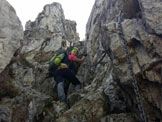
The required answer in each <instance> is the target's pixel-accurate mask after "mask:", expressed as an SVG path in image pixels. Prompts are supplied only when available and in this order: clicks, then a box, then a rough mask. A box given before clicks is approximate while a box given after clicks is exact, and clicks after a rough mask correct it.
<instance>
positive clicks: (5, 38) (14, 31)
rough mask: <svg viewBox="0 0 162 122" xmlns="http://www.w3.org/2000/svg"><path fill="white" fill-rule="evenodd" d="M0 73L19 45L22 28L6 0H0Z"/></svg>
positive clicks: (21, 37)
mask: <svg viewBox="0 0 162 122" xmlns="http://www.w3.org/2000/svg"><path fill="white" fill-rule="evenodd" d="M0 10H1V11H0V25H1V26H0V59H1V60H0V73H1V72H2V71H3V70H4V69H5V67H6V66H7V65H8V64H9V63H10V61H11V59H12V57H13V54H14V53H15V51H16V50H17V49H18V48H19V47H20V40H22V39H23V28H22V25H21V22H20V20H19V18H18V17H17V16H16V12H15V10H14V8H13V7H12V6H11V5H10V4H8V2H7V1H6V0H1V1H0Z"/></svg>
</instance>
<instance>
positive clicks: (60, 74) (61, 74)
mask: <svg viewBox="0 0 162 122" xmlns="http://www.w3.org/2000/svg"><path fill="white" fill-rule="evenodd" d="M54 80H55V81H56V83H57V93H58V98H59V99H60V100H61V101H66V95H67V91H68V87H69V84H70V83H72V84H73V85H74V86H75V91H77V90H79V89H80V88H81V83H80V81H79V80H78V78H77V77H76V76H75V74H74V73H73V72H72V71H71V70H70V69H69V68H62V69H59V70H57V71H56V72H55V73H54ZM64 80H68V81H69V84H68V87H66V88H65V90H64Z"/></svg>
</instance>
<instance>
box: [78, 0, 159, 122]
mask: <svg viewBox="0 0 162 122" xmlns="http://www.w3.org/2000/svg"><path fill="white" fill-rule="evenodd" d="M161 7H162V2H161V1H154V2H153V1H149V0H127V1H117V0H102V1H101V0H100V1H99V0H96V2H95V4H94V6H93V10H92V12H91V15H90V17H89V21H88V23H87V49H88V50H87V51H88V54H89V57H88V59H87V62H89V63H90V64H91V65H92V66H93V65H95V64H96V63H97V62H98V61H99V60H100V59H101V58H102V55H104V51H105V52H106V56H105V57H104V58H103V60H102V61H101V62H100V63H99V64H98V65H97V66H96V68H95V69H94V68H93V67H91V68H90V69H89V71H84V70H83V71H80V74H81V73H83V72H86V74H84V73H83V74H84V75H86V76H91V77H88V78H87V79H86V81H85V82H88V81H89V80H90V79H91V78H94V77H95V76H96V75H97V77H100V75H99V74H102V73H101V72H104V70H103V69H107V70H106V72H109V74H110V76H112V80H113V83H114V87H112V88H109V89H111V90H109V91H108V92H107V93H108V95H109V97H110V98H111V97H112V95H113V94H114V92H112V91H114V90H115V88H116V87H120V90H119V91H118V92H117V91H116V90H115V92H117V93H116V94H117V95H115V94H114V95H115V97H113V98H111V99H110V101H111V103H112V105H113V104H114V103H115V102H117V103H120V102H119V101H124V102H125V103H126V106H127V107H126V108H129V109H128V110H129V111H133V115H134V116H135V117H136V119H137V120H139V119H140V117H139V111H138V108H137V102H136V99H135V94H134V91H133V86H132V83H131V82H132V79H131V75H130V73H129V70H128V64H127V60H126V59H127V57H126V53H125V50H124V48H123V45H122V41H121V39H120V37H119V28H118V16H119V13H120V11H121V10H122V11H123V15H122V18H123V21H122V29H123V31H124V37H125V38H126V40H127V41H128V47H129V52H130V56H131V61H132V65H133V71H134V74H135V76H136V80H137V82H138V86H139V90H140V94H141V99H142V100H143V107H144V109H145V113H146V115H147V118H148V119H149V121H152V122H155V121H159V122H160V121H162V114H161V112H162V107H161V106H162V102H161V101H162V95H161V90H162V86H161V83H162V80H161V78H162V77H161V59H162V57H161V56H162V55H161V54H162V53H161V51H162V49H161V46H162V45H161V44H162V43H161V42H162V37H161V34H162V33H161V31H162V27H161V26H162V23H161V21H159V20H160V18H161V17H162V15H161V14H158V13H159V12H160V11H161ZM106 64H109V67H107V66H106ZM87 73H88V74H87ZM92 75H93V76H92ZM106 80H107V81H108V82H110V80H109V77H107V79H106V78H104V79H102V80H101V81H100V82H105V81H106ZM115 83H116V84H115ZM108 87H110V85H109V86H108ZM113 89H114V90H113ZM112 93H113V94H112ZM114 98H115V99H114ZM111 103H110V106H111ZM116 109H119V108H116ZM114 111H115V110H114ZM115 112H117V111H115ZM118 112H119V110H118Z"/></svg>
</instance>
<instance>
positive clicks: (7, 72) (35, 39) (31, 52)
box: [0, 1, 79, 122]
mask: <svg viewBox="0 0 162 122" xmlns="http://www.w3.org/2000/svg"><path fill="white" fill-rule="evenodd" d="M0 2H1V3H2V4H1V5H0V6H1V9H2V10H4V12H3V11H2V12H1V13H2V14H1V13H0V17H1V18H2V20H0V22H2V25H3V23H4V24H5V25H4V28H2V29H4V30H3V31H2V32H4V31H5V30H6V32H5V33H6V34H5V33H4V35H3V33H1V35H2V36H1V37H2V44H5V45H4V46H5V48H4V49H5V51H6V52H4V54H3V52H2V54H3V55H6V58H7V60H6V59H5V58H4V57H3V55H2V59H3V60H1V62H2V63H4V61H5V63H6V64H3V65H2V66H3V67H2V73H1V74H0V88H1V90H0V105H1V106H0V121H7V122H10V121H14V122H32V121H37V120H38V116H39V115H40V114H41V113H42V112H43V110H44V106H46V104H48V103H49V101H52V100H53V99H54V100H57V96H56V92H54V91H53V89H54V85H55V82H54V80H53V78H47V73H48V61H49V58H50V56H51V54H52V53H53V52H54V51H56V50H57V49H59V48H61V47H64V46H67V45H68V44H69V45H70V44H71V46H72V45H73V43H74V42H75V41H76V42H77V41H78V40H79V37H78V34H77V32H76V23H75V22H74V21H70V20H66V19H65V17H64V13H63V10H62V8H61V5H60V4H59V3H52V4H50V5H46V6H45V7H44V10H43V11H42V12H41V13H40V14H39V15H38V17H37V18H36V20H35V21H34V22H30V21H29V22H27V24H26V30H25V31H24V38H23V30H21V29H22V25H21V23H20V22H19V20H18V18H17V16H16V14H15V15H14V13H15V11H14V9H13V8H12V7H11V6H10V5H9V4H8V3H7V2H5V1H0ZM5 7H6V8H5ZM8 8H9V10H8ZM5 12H6V13H5ZM4 13H5V14H6V16H3V14H4ZM9 17H10V19H9V20H8V19H7V18H9ZM11 19H12V20H11ZM13 21H14V22H13ZM12 22H13V25H12ZM2 27H3V26H2ZM7 27H8V28H7ZM18 27H19V28H18ZM48 27H49V28H48ZM13 29H14V30H13ZM16 31H17V32H16ZM7 32H12V33H7ZM6 39H7V40H6ZM8 39H10V40H9V41H8ZM20 39H21V46H20ZM10 41H12V43H11V44H10ZM4 42H6V43H4ZM7 44H8V45H7ZM4 49H3V48H2V49H1V50H4ZM7 51H8V52H7ZM13 54H14V56H13ZM7 56H8V57H7ZM7 64H8V65H7ZM4 65H7V66H6V68H5V67H4ZM4 68H5V69H4ZM52 96H53V98H52ZM56 107H57V106H56ZM16 110H17V111H16ZM20 113H21V114H20Z"/></svg>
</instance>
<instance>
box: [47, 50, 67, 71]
mask: <svg viewBox="0 0 162 122" xmlns="http://www.w3.org/2000/svg"><path fill="white" fill-rule="evenodd" d="M61 63H65V64H67V65H69V59H68V55H67V53H66V51H65V50H64V49H60V50H57V51H56V52H55V53H54V55H53V56H52V57H51V59H50V61H49V72H55V71H56V69H57V68H58V67H59V66H60V65H61Z"/></svg>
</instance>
